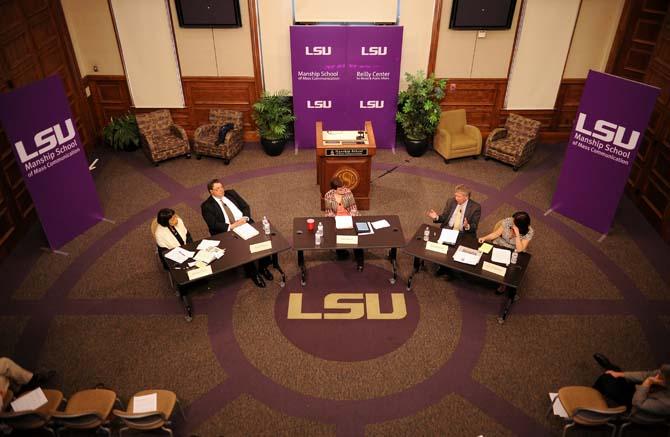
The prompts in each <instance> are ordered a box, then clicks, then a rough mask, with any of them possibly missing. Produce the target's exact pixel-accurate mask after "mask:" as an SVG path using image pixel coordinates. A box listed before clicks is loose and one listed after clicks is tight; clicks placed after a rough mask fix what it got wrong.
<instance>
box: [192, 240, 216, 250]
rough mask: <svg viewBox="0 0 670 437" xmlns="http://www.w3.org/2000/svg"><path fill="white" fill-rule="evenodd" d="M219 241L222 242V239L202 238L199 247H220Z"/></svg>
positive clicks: (202, 248)
mask: <svg viewBox="0 0 670 437" xmlns="http://www.w3.org/2000/svg"><path fill="white" fill-rule="evenodd" d="M219 243H220V241H217V240H207V239H205V240H202V241H201V242H200V244H198V247H197V249H198V250H204V249H207V248H209V247H218V246H219Z"/></svg>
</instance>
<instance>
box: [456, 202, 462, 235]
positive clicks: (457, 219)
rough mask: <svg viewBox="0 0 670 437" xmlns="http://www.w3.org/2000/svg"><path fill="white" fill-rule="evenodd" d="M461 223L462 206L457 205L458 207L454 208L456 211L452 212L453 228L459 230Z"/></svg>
mask: <svg viewBox="0 0 670 437" xmlns="http://www.w3.org/2000/svg"><path fill="white" fill-rule="evenodd" d="M462 224H463V208H462V207H461V206H459V207H458V208H456V213H454V230H455V231H460V230H461V225H462Z"/></svg>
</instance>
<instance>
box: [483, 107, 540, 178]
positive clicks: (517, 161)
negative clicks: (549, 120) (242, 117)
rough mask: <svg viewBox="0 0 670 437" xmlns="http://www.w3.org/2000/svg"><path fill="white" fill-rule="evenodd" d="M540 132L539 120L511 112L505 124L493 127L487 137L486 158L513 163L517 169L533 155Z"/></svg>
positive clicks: (515, 169)
mask: <svg viewBox="0 0 670 437" xmlns="http://www.w3.org/2000/svg"><path fill="white" fill-rule="evenodd" d="M539 133H540V122H539V121H536V120H531V119H530V118H526V117H522V116H520V115H516V114H510V115H509V116H508V117H507V122H506V123H505V126H504V127H499V128H496V129H493V130H492V131H491V133H490V134H489V136H488V138H486V152H485V153H484V154H485V156H486V159H489V158H494V159H497V160H498V161H502V162H504V163H507V164H512V166H513V168H514V171H517V170H518V169H519V167H521V166H522V165H524V164H525V163H526V162H528V161H529V160H530V158H531V156H533V152H534V151H535V145H536V144H537V141H538V138H539Z"/></svg>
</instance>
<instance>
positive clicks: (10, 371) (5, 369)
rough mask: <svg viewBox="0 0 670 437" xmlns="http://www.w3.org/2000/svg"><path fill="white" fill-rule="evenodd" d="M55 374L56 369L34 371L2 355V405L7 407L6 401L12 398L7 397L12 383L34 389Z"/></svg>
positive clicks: (0, 391) (0, 400) (0, 374)
mask: <svg viewBox="0 0 670 437" xmlns="http://www.w3.org/2000/svg"><path fill="white" fill-rule="evenodd" d="M55 374H56V372H54V371H49V372H46V373H32V372H29V371H27V370H26V369H24V368H23V367H21V366H19V365H18V364H16V363H15V362H14V361H12V360H10V359H9V358H7V357H0V405H1V406H2V410H4V409H5V407H6V405H5V401H7V402H9V401H10V400H11V399H5V398H6V396H7V392H8V391H9V387H10V385H14V386H16V387H15V388H18V387H19V386H21V388H22V389H24V390H32V389H35V388H37V387H39V386H40V385H42V384H44V383H46V382H47V381H48V380H49V379H51V378H53V376H54V375H55Z"/></svg>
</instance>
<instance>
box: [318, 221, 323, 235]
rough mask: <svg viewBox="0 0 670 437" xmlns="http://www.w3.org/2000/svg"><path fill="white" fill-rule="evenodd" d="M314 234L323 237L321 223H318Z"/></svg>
mask: <svg viewBox="0 0 670 437" xmlns="http://www.w3.org/2000/svg"><path fill="white" fill-rule="evenodd" d="M316 232H317V233H318V234H319V235H321V236H322V237H323V223H321V222H319V224H318V225H317V227H316Z"/></svg>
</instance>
